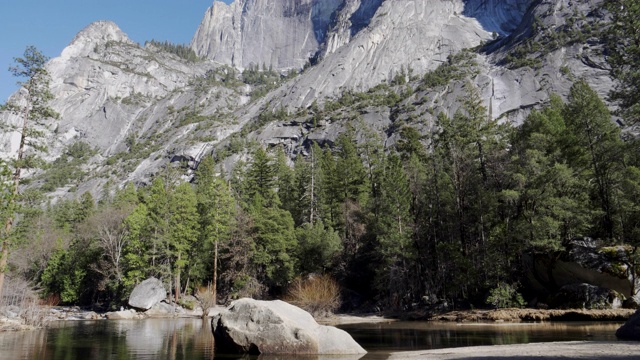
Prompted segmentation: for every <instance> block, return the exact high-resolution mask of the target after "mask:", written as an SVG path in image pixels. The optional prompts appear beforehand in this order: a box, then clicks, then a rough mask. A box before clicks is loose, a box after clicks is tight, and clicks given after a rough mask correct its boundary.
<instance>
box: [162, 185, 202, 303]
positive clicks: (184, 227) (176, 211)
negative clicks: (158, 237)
mask: <svg viewBox="0 0 640 360" xmlns="http://www.w3.org/2000/svg"><path fill="white" fill-rule="evenodd" d="M196 204H197V200H196V194H195V192H194V191H193V188H192V187H191V184H189V183H182V184H180V185H178V186H177V187H176V189H175V191H174V193H173V194H172V196H171V201H170V204H169V209H170V217H169V253H170V254H171V258H172V262H173V266H172V267H173V272H174V276H175V298H176V303H177V302H178V301H179V300H180V292H181V289H182V282H181V275H182V271H183V270H184V269H185V268H186V267H187V265H188V264H189V263H188V260H189V259H188V258H187V254H188V252H189V250H190V249H191V248H192V246H194V245H195V244H196V242H197V241H198V235H199V232H198V210H197V205H196Z"/></svg>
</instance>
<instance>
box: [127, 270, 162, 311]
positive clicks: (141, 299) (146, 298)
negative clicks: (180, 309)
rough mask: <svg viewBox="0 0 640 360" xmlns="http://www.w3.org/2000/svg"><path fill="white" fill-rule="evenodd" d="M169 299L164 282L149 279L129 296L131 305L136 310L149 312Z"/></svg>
mask: <svg viewBox="0 0 640 360" xmlns="http://www.w3.org/2000/svg"><path fill="white" fill-rule="evenodd" d="M166 297H167V291H166V290H165V289H164V286H163V285H162V281H160V280H158V279H156V278H153V277H152V278H149V279H147V280H145V281H143V282H141V283H140V284H138V286H136V287H135V288H134V289H133V291H132V292H131V296H129V305H130V306H133V307H134V308H138V309H143V310H149V309H151V308H152V307H153V306H154V305H156V304H157V303H159V302H160V301H162V300H164V299H165V298H166Z"/></svg>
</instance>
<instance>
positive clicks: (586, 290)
mask: <svg viewBox="0 0 640 360" xmlns="http://www.w3.org/2000/svg"><path fill="white" fill-rule="evenodd" d="M623 300H624V299H621V295H620V294H618V293H617V292H616V291H614V290H610V289H607V288H602V287H598V286H594V285H590V284H570V285H565V286H563V287H562V288H561V289H560V290H559V291H558V292H557V293H556V294H554V295H553V296H552V297H550V299H549V305H551V307H553V308H555V309H619V308H621V307H622V301H623Z"/></svg>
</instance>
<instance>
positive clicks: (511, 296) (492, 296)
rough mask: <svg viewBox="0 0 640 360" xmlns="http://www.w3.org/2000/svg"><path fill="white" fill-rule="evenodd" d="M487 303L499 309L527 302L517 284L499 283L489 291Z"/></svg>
mask: <svg viewBox="0 0 640 360" xmlns="http://www.w3.org/2000/svg"><path fill="white" fill-rule="evenodd" d="M487 304H489V305H493V306H494V307H496V308H498V309H504V308H510V307H518V308H521V307H523V306H524V304H525V302H524V299H523V298H522V295H520V293H519V292H517V291H516V288H515V286H513V285H509V284H506V283H499V284H498V286H496V287H495V288H493V289H492V290H491V291H490V292H489V296H488V297H487Z"/></svg>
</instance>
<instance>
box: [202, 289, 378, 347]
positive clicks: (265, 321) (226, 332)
mask: <svg viewBox="0 0 640 360" xmlns="http://www.w3.org/2000/svg"><path fill="white" fill-rule="evenodd" d="M212 328H213V335H214V337H215V339H216V349H217V350H218V351H221V352H233V353H250V354H322V355H358V354H366V351H365V350H364V349H363V348H362V347H361V346H360V345H358V343H356V342H355V340H353V338H352V337H351V335H349V334H348V333H346V332H345V331H343V330H340V329H337V328H335V327H332V326H322V325H319V324H318V323H317V322H316V321H315V320H314V319H313V317H312V316H311V314H309V313H308V312H306V311H304V310H302V309H300V308H298V307H296V306H293V305H290V304H288V303H286V302H284V301H279V300H276V301H258V300H253V299H240V300H236V301H234V302H233V303H231V306H230V307H229V308H228V309H227V310H225V311H223V312H221V313H220V314H219V315H216V316H215V317H214V318H213V320H212Z"/></svg>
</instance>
